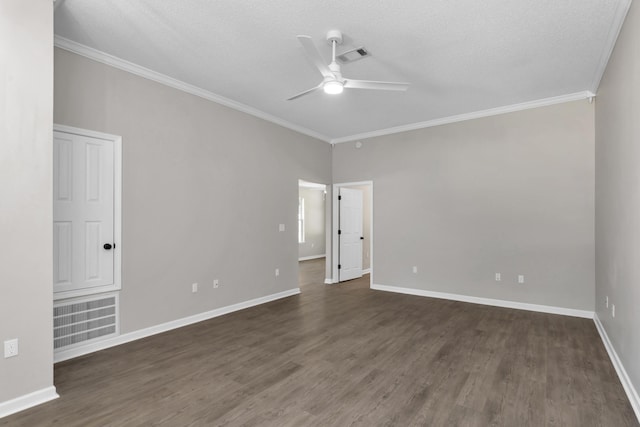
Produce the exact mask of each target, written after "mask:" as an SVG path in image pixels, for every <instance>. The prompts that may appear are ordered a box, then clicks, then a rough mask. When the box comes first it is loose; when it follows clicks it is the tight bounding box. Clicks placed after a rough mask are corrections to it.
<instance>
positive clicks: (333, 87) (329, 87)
mask: <svg viewBox="0 0 640 427" xmlns="http://www.w3.org/2000/svg"><path fill="white" fill-rule="evenodd" d="M322 89H323V90H324V93H328V94H329V95H337V94H339V93H342V91H343V90H344V87H343V86H342V83H340V82H339V81H336V80H331V81H328V82H326V83H325V84H324V86H322Z"/></svg>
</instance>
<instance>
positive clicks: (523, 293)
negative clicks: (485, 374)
mask: <svg viewBox="0 0 640 427" xmlns="http://www.w3.org/2000/svg"><path fill="white" fill-rule="evenodd" d="M333 179H334V182H353V181H366V180H373V181H374V185H373V200H374V208H373V220H374V254H375V257H374V265H373V283H374V284H379V285H388V286H399V287H408V288H415V289H422V290H430V291H440V292H448V293H456V294H462V295H469V296H477V297H485V298H495V299H501V300H509V301H518V302H526V303H532V304H543V305H549V306H556V307H565V308H572V309H581V310H593V308H594V214H593V212H594V108H593V105H591V104H589V103H588V102H587V101H579V102H572V103H565V104H560V105H555V106H549V107H544V108H537V109H532V110H527V111H521V112H516V113H510V114H504V115H500V116H494V117H488V118H483V119H478V120H471V121H467V122H462V123H455V124H450V125H445V126H438V127H433V128H428V129H421V130H416V131H412V132H404V133H401V134H396V135H389V136H382V137H378V138H372V139H369V140H365V141H363V147H362V148H361V149H356V148H355V143H344V144H338V145H336V146H335V147H334V150H333ZM414 265H415V266H418V274H413V273H412V269H411V267H412V266H414ZM495 272H500V273H502V281H501V282H495V280H494V273H495ZM518 274H524V275H525V284H524V285H518V284H517V275H518Z"/></svg>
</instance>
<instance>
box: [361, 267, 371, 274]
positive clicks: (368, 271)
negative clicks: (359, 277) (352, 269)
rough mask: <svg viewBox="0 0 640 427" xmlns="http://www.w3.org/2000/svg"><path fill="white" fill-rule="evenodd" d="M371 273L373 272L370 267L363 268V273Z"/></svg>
mask: <svg viewBox="0 0 640 427" xmlns="http://www.w3.org/2000/svg"><path fill="white" fill-rule="evenodd" d="M369 273H371V269H370V268H365V269H364V270H362V274H369Z"/></svg>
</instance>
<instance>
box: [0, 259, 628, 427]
mask: <svg viewBox="0 0 640 427" xmlns="http://www.w3.org/2000/svg"><path fill="white" fill-rule="evenodd" d="M300 267H301V268H300V282H301V286H302V294H301V295H299V296H294V297H289V298H286V299H283V300H279V301H274V302H272V303H269V304H265V305H262V306H258V307H254V308H250V309H247V310H243V311H240V312H236V313H232V314H229V315H226V316H223V317H219V318H216V319H212V320H209V321H206V322H202V323H199V324H196V325H191V326H187V327H184V328H181V329H178V330H174V331H170V332H167V333H163V334H160V335H156V336H153V337H149V338H146V339H142V340H139V341H135V342H132V343H128V344H125V345H121V346H118V347H114V348H111V349H107V350H104V351H100V352H97V353H94V354H91V355H87V356H83V357H80V358H77V359H74V360H70V361H66V362H63V363H59V364H57V365H56V366H55V384H56V386H57V388H58V392H59V394H60V395H61V398H60V399H57V400H55V401H52V402H49V403H46V404H44V405H41V406H39V407H36V408H32V409H29V410H26V411H23V412H21V413H19V414H15V415H13V416H10V417H6V418H3V419H0V425H11V426H29V427H31V426H65V427H66V426H105V425H110V426H129V425H131V426H138V425H160V426H245V425H246V426H349V425H357V426H489V425H491V426H580V427H584V426H612V427H613V426H615V427H618V426H638V422H637V420H636V418H635V416H634V414H633V411H632V409H631V407H630V404H629V402H628V401H627V398H626V396H625V393H624V391H623V389H622V386H621V384H620V382H619V381H618V378H617V376H616V373H615V371H614V368H613V366H612V365H611V363H610V361H609V359H608V356H607V353H606V351H605V349H604V347H603V345H602V343H601V341H600V338H599V336H598V333H597V331H596V329H595V326H594V324H593V321H591V320H586V319H578V318H572V317H564V316H557V315H550V314H541V313H533V312H527V311H518V310H511V309H504V308H496V307H486V306H481V305H475V304H466V303H460V302H452V301H445V300H437V299H431V298H423V297H415V296H408V295H399V294H392V293H386V292H379V291H372V290H370V289H369V287H368V285H369V277H368V276H365V277H364V278H363V279H358V280H354V281H351V282H347V283H344V284H340V285H331V286H328V285H323V284H322V282H323V279H324V260H322V259H321V260H312V261H305V262H302V263H301V265H300Z"/></svg>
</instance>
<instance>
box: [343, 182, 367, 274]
mask: <svg viewBox="0 0 640 427" xmlns="http://www.w3.org/2000/svg"><path fill="white" fill-rule="evenodd" d="M338 204H339V207H340V209H339V215H338V239H339V241H340V245H339V255H338V259H339V261H338V280H339V281H340V282H343V281H345V280H351V279H356V278H358V277H362V240H363V234H362V190H356V189H351V188H340V190H339V193H338Z"/></svg>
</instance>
